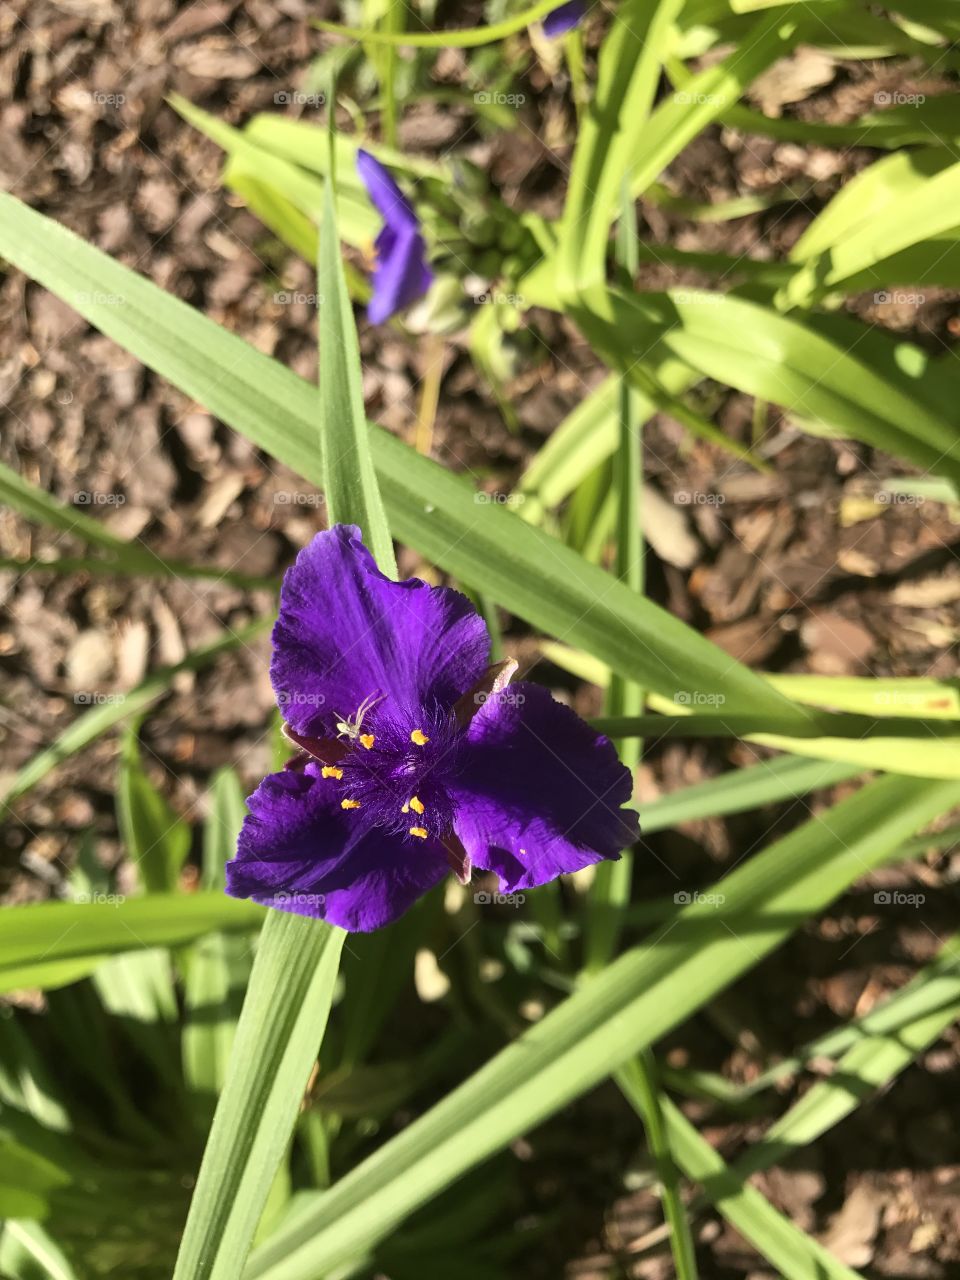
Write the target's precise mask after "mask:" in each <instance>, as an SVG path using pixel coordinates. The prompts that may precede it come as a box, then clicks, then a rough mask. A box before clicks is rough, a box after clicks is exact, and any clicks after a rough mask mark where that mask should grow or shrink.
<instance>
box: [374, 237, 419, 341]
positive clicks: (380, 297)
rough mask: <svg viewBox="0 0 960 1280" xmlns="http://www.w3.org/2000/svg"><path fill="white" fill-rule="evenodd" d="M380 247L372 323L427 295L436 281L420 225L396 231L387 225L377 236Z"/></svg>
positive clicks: (381, 321) (378, 250)
mask: <svg viewBox="0 0 960 1280" xmlns="http://www.w3.org/2000/svg"><path fill="white" fill-rule="evenodd" d="M376 249H377V260H376V263H375V265H374V268H373V278H372V286H373V293H372V295H371V298H370V303H369V305H368V307H367V319H368V320H369V321H370V323H371V324H383V323H384V321H385V320H389V319H390V317H391V316H392V315H396V313H397V312H398V311H402V310H403V309H404V307H408V306H409V305H410V303H411V302H416V300H417V298H422V297H423V295H424V294H425V293H426V292H427V290H428V289H429V288H430V285H431V284H432V283H433V272H432V271H431V270H430V268H429V267H428V266H427V246H426V245H425V244H424V241H423V236H422V235H421V234H420V232H419V231H417V230H416V228H414V229H413V230H408V229H406V228H404V229H402V230H400V231H395V230H394V229H393V228H392V227H384V228H383V230H382V231H381V232H380V234H379V236H377V242H376Z"/></svg>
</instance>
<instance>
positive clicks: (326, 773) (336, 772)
mask: <svg viewBox="0 0 960 1280" xmlns="http://www.w3.org/2000/svg"><path fill="white" fill-rule="evenodd" d="M320 776H321V778H336V779H337V780H338V781H339V779H340V778H342V777H343V770H342V769H338V768H337V766H336V765H335V764H325V765H324V766H323V768H322V769H321V770H320Z"/></svg>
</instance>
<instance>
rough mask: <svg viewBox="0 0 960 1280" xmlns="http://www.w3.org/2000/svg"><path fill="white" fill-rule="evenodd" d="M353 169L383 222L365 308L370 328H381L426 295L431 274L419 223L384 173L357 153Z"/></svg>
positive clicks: (373, 161)
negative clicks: (368, 300)
mask: <svg viewBox="0 0 960 1280" xmlns="http://www.w3.org/2000/svg"><path fill="white" fill-rule="evenodd" d="M357 169H358V171H359V173H360V177H361V179H362V180H363V184H364V186H365V187H366V188H367V192H368V194H369V196H370V199H371V200H372V201H373V203H374V205H375V206H376V208H377V211H378V212H379V213H380V215H381V217H382V218H383V228H382V230H381V231H380V234H379V235H378V236H377V239H376V241H375V245H374V247H375V249H376V254H377V259H376V264H375V266H374V268H373V296H372V297H371V299H370V305H369V306H368V308H367V318H368V319H369V320H370V323H371V324H382V323H383V322H384V320H389V319H390V317H391V316H392V315H394V314H395V313H396V312H398V311H401V310H402V309H403V308H404V307H406V306H409V305H410V303H411V302H414V301H415V300H416V299H417V298H420V297H422V296H423V294H425V293H426V292H427V290H428V289H429V288H430V285H431V283H432V282H433V272H432V271H431V270H430V268H429V266H428V265H427V247H426V244H425V243H424V240H423V236H422V235H421V233H420V221H419V219H418V218H417V215H416V213H415V212H414V209H413V205H411V203H410V201H409V200H408V199H407V197H406V196H405V195H404V194H403V192H402V191H401V190H400V188H399V187H398V186H397V184H396V182H395V181H394V180H393V177H392V176H391V174H390V171H389V170H388V169H385V168H384V166H383V165H382V164H381V163H380V161H379V160H377V159H376V157H375V156H372V155H371V154H370V152H369V151H364V150H362V149H360V150H358V151H357Z"/></svg>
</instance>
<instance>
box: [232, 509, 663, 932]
mask: <svg viewBox="0 0 960 1280" xmlns="http://www.w3.org/2000/svg"><path fill="white" fill-rule="evenodd" d="M273 646H274V648H273V661H272V663H271V666H270V676H271V679H272V681H273V687H274V690H275V692H276V695H277V701H278V703H279V706H280V708H281V710H282V712H283V715H284V719H285V721H286V733H287V736H288V737H289V738H290V739H291V741H293V742H294V743H296V744H297V746H298V747H299V748H300V749H301V750H300V753H299V754H298V756H297V757H295V758H294V759H293V760H291V761H290V762H289V763H288V766H287V768H286V769H285V770H284V771H283V772H282V773H274V774H271V775H270V776H269V777H267V778H265V779H264V780H263V782H262V783H261V784H260V786H259V787H258V788H257V790H256V792H255V793H254V794H253V795H252V796H251V797H250V800H249V806H250V815H249V817H248V818H247V819H246V820H245V821H244V824H243V829H242V831H241V833H240V840H239V843H238V846H237V854H236V857H235V858H234V859H233V860H232V861H231V862H230V863H228V865H227V891H228V892H229V893H231V894H233V895H234V896H235V897H239V898H253V899H255V900H256V901H257V902H262V903H264V904H265V905H267V906H273V907H279V908H281V909H282V910H286V911H294V912H297V913H299V914H300V915H308V916H317V917H319V918H321V919H324V920H328V921H330V923H331V924H335V925H339V926H341V927H342V928H344V929H350V930H368V929H378V928H380V926H381V925H385V924H388V923H389V922H390V921H391V920H395V919H396V918H397V916H399V915H401V914H402V913H403V912H404V911H406V909H407V908H408V907H409V906H411V904H412V903H413V902H415V901H416V899H417V898H419V897H420V896H421V895H422V894H424V893H426V891H427V890H428V889H430V888H431V887H432V886H433V885H435V884H437V883H438V882H439V881H440V880H442V879H443V878H444V876H445V875H446V874H447V873H448V871H449V870H450V869H451V868H452V869H453V870H454V871H455V872H456V873H457V875H458V876H459V878H460V880H461V881H462V882H464V883H465V882H466V881H467V880H468V879H469V878H470V873H471V868H472V867H478V868H481V869H482V870H485V871H493V872H496V874H497V876H498V877H499V881H500V888H501V891H503V892H512V891H513V890H516V889H527V888H532V887H533V886H534V885H538V884H543V883H545V882H546V881H547V880H552V879H554V877H556V876H558V875H560V874H561V873H563V872H568V871H576V870H578V869H579V868H581V867H585V866H589V865H590V864H591V863H596V862H600V861H601V860H602V859H604V858H614V859H615V858H617V857H618V852H619V850H620V849H622V848H623V847H624V846H625V845H628V844H630V843H631V842H632V841H634V840H635V839H636V838H637V835H638V827H637V819H636V815H635V814H633V813H632V812H630V811H629V810H621V808H620V806H621V805H622V804H624V803H625V802H626V801H627V800H629V798H630V791H631V781H630V773H629V771H628V770H627V769H625V768H624V767H623V765H622V764H620V762H619V760H618V759H617V754H616V752H615V750H614V748H613V746H612V744H611V743H610V742H609V740H608V739H607V738H605V737H603V736H601V735H600V734H597V733H595V732H594V731H593V730H592V729H591V728H589V726H588V725H586V724H585V723H584V722H583V721H582V720H581V719H580V718H579V717H578V716H576V715H575V714H574V713H573V712H572V711H570V710H569V709H568V708H567V707H564V706H561V705H560V703H558V702H555V701H554V700H553V698H551V696H550V694H549V693H548V692H547V691H546V689H543V688H541V687H540V686H538V685H535V684H529V683H518V684H515V685H510V684H509V679H510V676H511V675H512V674H513V671H514V670H515V669H516V663H514V662H512V661H508V662H503V663H497V664H494V665H493V666H490V665H489V639H488V637H487V633H486V629H485V627H484V624H483V621H482V619H481V618H480V617H479V615H478V614H477V613H476V612H475V610H474V609H473V607H472V605H471V604H470V602H469V601H468V600H467V599H466V598H465V597H464V596H462V595H460V594H459V592H457V591H452V590H450V589H449V588H447V587H431V586H428V585H427V583H425V582H421V581H420V580H419V579H417V578H408V579H407V580H406V581H404V582H393V581H391V580H390V579H389V578H386V577H384V575H383V574H382V573H381V572H380V571H379V569H378V568H377V566H376V564H375V562H374V560H373V557H372V556H371V555H370V553H369V552H368V551H367V549H366V548H365V547H364V545H363V543H362V542H361V541H360V532H359V530H358V529H356V528H354V527H353V526H351V525H336V526H335V527H334V528H333V529H330V530H329V531H328V532H326V533H318V534H317V535H316V537H315V538H314V539H313V541H312V542H311V543H310V545H309V546H308V547H305V548H304V550H303V551H301V552H300V554H299V555H298V557H297V560H296V563H295V564H294V565H293V567H292V568H291V569H290V570H289V571H288V572H287V574H286V576H285V578H284V580H283V590H282V592H281V597H280V616H279V618H278V620H277V624H276V627H275V629H274V632H273Z"/></svg>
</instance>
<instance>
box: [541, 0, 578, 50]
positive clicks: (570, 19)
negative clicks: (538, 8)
mask: <svg viewBox="0 0 960 1280" xmlns="http://www.w3.org/2000/svg"><path fill="white" fill-rule="evenodd" d="M586 12H587V5H586V0H569V3H567V4H562V5H560V7H559V9H551V11H550V12H549V13H548V14H547V16H546V17H545V18H544V20H543V34H544V35H545V36H549V38H550V39H551V40H553V39H555V38H556V37H557V36H564V35H566V34H567V32H568V31H572V30H573V28H574V27H575V26H577V24H578V23H579V22H581V21H582V20H583V16H584V14H585V13H586Z"/></svg>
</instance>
